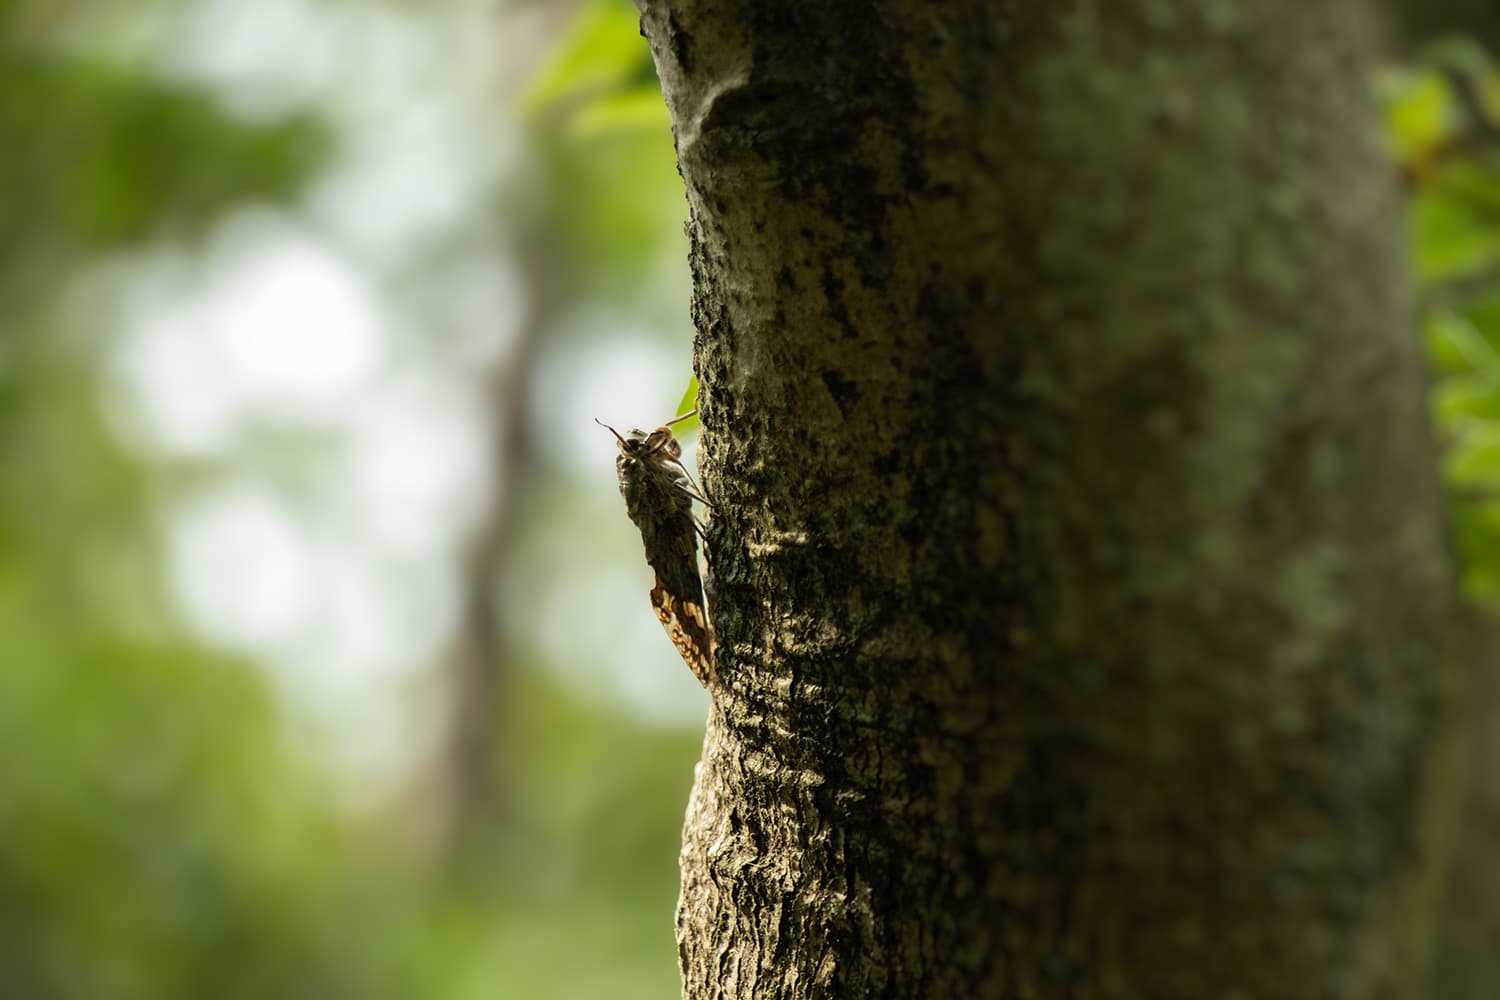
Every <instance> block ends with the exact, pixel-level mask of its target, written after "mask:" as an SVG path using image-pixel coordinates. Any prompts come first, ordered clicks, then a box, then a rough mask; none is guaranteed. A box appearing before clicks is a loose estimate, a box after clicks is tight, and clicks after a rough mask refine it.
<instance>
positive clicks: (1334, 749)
mask: <svg viewBox="0 0 1500 1000" xmlns="http://www.w3.org/2000/svg"><path fill="white" fill-rule="evenodd" d="M640 3H641V6H642V11H643V27H644V32H645V34H646V36H647V38H648V40H649V41H650V43H651V48H652V51H653V54H654V56H655V59H656V64H657V67H658V70H659V72H660V75H661V78H662V81H663V87H664V90H665V94H666V99H667V103H668V105H669V107H670V109H671V112H672V118H673V122H674V128H675V134H676V138H677V147H678V155H679V163H680V167H681V171H682V175H683V178H684V180H685V182H686V187H687V195H688V205H689V212H690V221H689V224H688V230H689V234H690V236H691V241H692V268H693V276H694V281H695V294H694V303H693V310H694V320H695V322H696V325H697V328H698V341H697V358H696V360H697V367H698V372H699V375H700V378H701V382H702V386H703V393H702V397H701V399H700V408H701V412H702V416H703V427H704V433H703V440H702V447H703V454H704V458H703V468H702V471H703V474H704V483H705V487H706V488H707V490H708V492H709V494H710V496H711V498H712V499H713V500H714V502H715V504H716V506H715V507H714V511H713V515H714V516H713V521H712V525H711V528H710V538H709V543H708V549H709V552H710V554H711V557H712V569H713V573H714V583H713V587H712V592H711V595H710V604H711V606H710V610H711V612H712V614H713V617H714V620H715V626H716V628H717V630H718V637H719V641H720V643H721V649H720V663H719V676H720V678H721V681H722V684H721V687H720V689H719V690H717V691H716V692H715V698H714V708H713V711H712V713H711V718H710V721H709V727H708V733H707V736H706V739H705V743H704V751H703V761H702V763H701V765H700V768H699V771H698V775H697V781H696V785H695V788H694V791H693V797H692V801H691V805H690V807H689V811H688V817H687V823H686V829H685V831H684V845H683V854H682V870H683V890H682V900H681V904H680V908H679V913H678V939H679V946H680V952H681V959H682V965H683V970H684V976H685V989H686V994H687V995H688V996H690V997H695V998H696V997H703V998H706V997H726V998H728V997H733V998H749V997H786V998H800V997H865V996H883V997H884V996H888V997H913V998H917V997H921V998H942V997H964V998H969V997H1018V998H1020V997H1026V998H1032V997H1037V998H1044V997H1119V998H1126V997H1137V998H1150V1000H1175V998H1185V1000H1186V998H1191V1000H1201V998H1205V997H1236V998H1247V1000H1248V998H1259V1000H1299V998H1304V997H1305V998H1313V997H1318V998H1323V997H1350V998H1353V997H1406V996H1414V995H1416V993H1415V990H1416V984H1417V983H1418V981H1419V980H1420V977H1421V974H1422V970H1423V968H1424V966H1425V963H1426V952H1427V945H1428V940H1427V936H1426V933H1425V932H1426V930H1427V929H1428V927H1429V925H1430V920H1429V918H1430V914H1431V912H1432V910H1433V909H1434V898H1435V896H1436V886H1437V880H1438V875H1439V861H1440V858H1441V854H1442V851H1441V840H1442V838H1441V834H1442V832H1443V830H1444V828H1445V824H1444V823H1443V821H1442V818H1443V817H1444V816H1445V815H1446V811H1445V809H1444V806H1443V803H1444V802H1445V801H1446V800H1447V799H1448V798H1451V796H1450V795H1449V794H1448V789H1447V786H1446V784H1445V782H1444V781H1442V780H1440V776H1441V775H1442V774H1444V773H1445V772H1444V771H1443V768H1442V765H1443V763H1444V753H1445V750H1446V748H1448V747H1449V745H1450V744H1452V743H1453V742H1454V741H1453V739H1452V738H1451V736H1450V735H1449V734H1450V733H1451V727H1450V726H1448V725H1447V720H1446V716H1445V706H1446V704H1447V698H1448V696H1449V693H1450V690H1449V685H1448V683H1447V681H1448V675H1447V673H1446V672H1445V670H1444V668H1443V663H1444V652H1443V650H1442V649H1440V648H1439V647H1440V637H1441V636H1442V635H1443V634H1444V629H1445V625H1446V622H1447V620H1448V618H1449V616H1450V613H1451V606H1452V601H1453V592H1452V587H1451V582H1450V568H1449V565H1448V560H1447V557H1446V552H1445V546H1444V540H1443V530H1442V513H1441V501H1440V496H1439V493H1438V489H1437V486H1436V482H1435V473H1434V455H1433V449H1432V445H1431V442H1430V440H1429V434H1428V427H1427V419H1426V413H1425V385H1424V378H1423V373H1422V365H1421V361H1420V359H1419V357H1418V356H1417V351H1416V343H1415V341H1414V338H1413V335H1412V324H1411V320H1410V316H1409V312H1408V308H1407V300H1406V295H1405V293H1404V283H1403V277H1402V256H1403V255H1402V252H1401V238H1400V234H1401V226H1400V219H1399V214H1398V211H1397V209H1396V198H1395V192H1394V178H1393V176H1392V171H1390V170H1389V169H1388V168H1387V167H1386V166H1385V165H1384V159H1383V157H1382V154H1381V151H1380V148H1379V145H1378V143H1377V141H1376V134H1375V133H1376V130H1375V127H1374V120H1373V114H1374V109H1373V108H1372V107H1371V105H1370V101H1369V86H1368V78H1369V70H1370V68H1371V67H1370V58H1371V57H1370V52H1371V49H1372V48H1373V46H1372V45H1371V44H1369V40H1368V39H1367V38H1366V37H1365V35H1364V34H1363V26H1364V25H1365V23H1366V18H1365V15H1366V13H1367V11H1366V10H1365V9H1364V7H1363V5H1361V4H1358V3H1356V2H1353V0H1326V2H1322V3H1308V2H1306V0H1263V2H1261V3H1257V4H1253V5H1252V4H1233V3H1203V2H1199V0H1160V2H1155V3H1151V4H1144V3H1107V2H1104V0H1096V2H1087V0H1079V2H1076V3H1069V4H1039V3H1021V2H1018V0H992V2H978V0H968V2H958V3H952V4H929V3H922V2H918V0H885V2H875V3H858V4H854V3H843V2H826V3H820V4H802V3H791V2H783V0H775V2H761V3H727V2H717V3H716V2H709V0H640Z"/></svg>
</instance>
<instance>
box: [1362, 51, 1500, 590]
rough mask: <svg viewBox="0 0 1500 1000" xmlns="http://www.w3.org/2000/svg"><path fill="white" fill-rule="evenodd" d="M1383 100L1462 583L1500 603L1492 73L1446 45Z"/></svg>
mask: <svg viewBox="0 0 1500 1000" xmlns="http://www.w3.org/2000/svg"><path fill="white" fill-rule="evenodd" d="M1385 91H1386V97H1387V109H1388V114H1387V124H1388V137H1389V141H1390V146H1391V149H1392V150H1393V151H1394V153H1395V156H1396V158H1397V160H1398V162H1399V163H1400V165H1401V166H1402V168H1403V173H1404V176H1405V179H1406V182H1407V184H1408V186H1409V188H1410V190H1411V237H1410V239H1411V255H1412V261H1413V270H1414V272H1415V274H1416V276H1417V281H1418V287H1419V293H1420V301H1421V305H1422V324H1423V329H1424V330H1425V333H1426V342H1427V347H1428V352H1429V355H1430V357H1431V359H1432V362H1433V365H1434V368H1435V371H1436V375H1437V385H1436V388H1435V392H1434V409H1435V413H1436V417H1437V423H1438V427H1439V431H1440V434H1441V435H1442V439H1443V444H1444V447H1445V450H1446V461H1445V464H1444V470H1445V476H1446V479H1447V482H1448V485H1449V488H1450V493H1451V496H1452V501H1453V509H1454V520H1455V524H1456V527H1457V532H1458V537H1459V543H1460V546H1461V550H1462V553H1463V556H1464V564H1465V583H1466V585H1467V588H1468V590H1469V592H1470V594H1472V595H1473V596H1474V597H1475V598H1476V599H1478V600H1481V601H1483V602H1485V603H1488V604H1500V71H1497V69H1496V66H1495V64H1494V62H1493V61H1492V60H1491V59H1490V57H1489V56H1488V55H1487V54H1486V53H1485V52H1483V50H1481V49H1479V48H1478V47H1476V46H1474V45H1473V44H1472V43H1468V42H1464V41H1461V40H1460V41H1454V42H1448V43H1446V44H1443V45H1441V46H1439V47H1437V48H1436V49H1434V50H1433V52H1432V54H1431V56H1430V57H1429V59H1428V60H1427V61H1426V64H1425V65H1423V66H1418V67H1410V68H1407V69H1404V70H1402V71H1399V72H1392V73H1391V74H1390V75H1389V78H1388V79H1387V81H1386V87H1385Z"/></svg>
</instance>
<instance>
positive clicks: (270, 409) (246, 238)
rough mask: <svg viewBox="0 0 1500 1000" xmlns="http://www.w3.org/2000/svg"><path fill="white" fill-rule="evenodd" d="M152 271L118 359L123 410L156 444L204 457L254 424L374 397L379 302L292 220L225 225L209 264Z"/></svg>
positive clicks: (336, 409) (326, 414)
mask: <svg viewBox="0 0 1500 1000" xmlns="http://www.w3.org/2000/svg"><path fill="white" fill-rule="evenodd" d="M160 270H161V271H164V272H166V273H158V274H156V275H152V274H149V273H148V274H144V275H142V278H143V280H144V281H145V282H146V284H147V287H148V289H149V290H148V291H147V292H144V293H142V294H139V295H137V296H135V297H134V301H132V302H131V303H130V305H129V307H128V311H127V316H126V318H125V323H126V334H125V336H124V338H123V340H122V346H121V348H120V349H119V350H120V356H119V359H118V365H119V371H120V375H121V382H122V388H123V390H124V392H125V394H126V396H127V400H126V407H125V409H126V411H127V412H128V413H129V414H131V415H133V417H134V418H135V419H137V420H139V421H141V422H143V423H144V424H145V427H144V428H143V430H144V435H145V437H146V438H147V439H148V440H149V441H150V442H151V445H152V446H153V447H154V448H164V449H166V450H167V451H169V452H175V453H180V454H189V455H195V454H203V453H205V452H212V451H215V450H221V449H224V448H226V447H228V446H229V445H230V444H231V439H232V435H233V432H234V430H235V428H236V427H237V426H238V425H239V424H240V423H241V422H242V421H244V420H246V419H248V418H251V417H254V418H257V419H261V420H269V421H271V422H276V423H284V422H290V423H309V422H310V423H324V422H327V421H329V420H331V419H334V418H337V417H339V416H340V415H341V413H342V412H343V411H344V410H345V409H346V408H347V407H348V406H349V405H350V404H351V402H352V401H354V400H355V399H357V398H359V396H360V395H361V394H362V393H363V392H365V391H367V389H368V385H369V383H370V380H371V378H372V376H373V375H374V373H375V369H376V367H377V365H378V364H379V362H380V358H381V350H382V343H383V341H382V336H381V331H380V321H379V313H378V305H377V303H376V302H375V301H374V299H373V297H372V295H371V294H370V292H369V290H368V288H367V286H366V285H365V283H364V280H363V279H362V277H361V276H360V274H359V272H358V271H357V270H355V269H354V267H353V266H352V265H350V264H349V263H348V262H347V261H345V260H343V259H342V258H341V257H340V256H338V255H337V254H335V253H334V252H333V251H332V250H330V249H329V248H328V247H327V246H326V245H324V244H322V243H321V242H319V241H317V240H316V239H314V238H313V237H312V236H311V235H310V234H308V233H307V232H306V231H304V230H302V229H300V228H299V227H297V226H296V225H295V224H293V223H291V222H290V221H288V220H285V219H282V218H279V217H268V216H265V215H264V214H263V213H254V214H251V215H247V216H241V217H237V218H235V219H232V220H230V221H229V222H228V223H226V224H225V225H224V226H222V227H221V228H220V230H219V232H218V233H217V235H216V237H215V240H214V242H213V244H212V245H211V247H210V248H209V250H208V252H207V254H206V255H205V258H204V260H203V261H202V263H201V266H199V267H197V268H188V267H187V266H185V265H183V264H181V263H180V262H178V264H177V266H175V267H171V266H168V267H165V268H162V269H160Z"/></svg>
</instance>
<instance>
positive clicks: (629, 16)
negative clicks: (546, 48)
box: [521, 0, 661, 116]
mask: <svg viewBox="0 0 1500 1000" xmlns="http://www.w3.org/2000/svg"><path fill="white" fill-rule="evenodd" d="M649 67H650V57H649V53H648V50H647V49H646V45H645V42H643V41H642V40H641V32H640V15H639V14H637V13H636V10H635V8H634V7H633V6H631V5H630V4H628V3H624V2H622V0H595V2H594V3H591V4H589V5H588V6H587V7H585V8H584V9H583V10H582V11H580V12H579V14H578V16H577V18H576V19H575V20H574V22H573V25H572V28H571V30H570V31H569V32H568V33H567V35H566V36H564V38H563V39H562V41H561V42H559V43H558V45H557V48H556V49H555V50H554V51H553V53H552V55H551V58H550V59H548V61H547V63H546V65H545V66H543V67H542V69H541V71H540V72H539V73H537V75H536V76H535V78H533V79H532V81H531V85H530V86H528V87H527V88H526V90H525V92H524V93H523V94H522V95H521V110H522V112H523V113H525V114H526V115H528V116H535V115H538V114H541V113H543V112H545V111H548V110H551V109H554V108H556V107H558V106H560V105H563V104H567V103H570V102H572V101H577V100H579V99H581V98H587V97H590V96H593V95H596V94H599V93H601V92H604V91H618V90H621V89H624V88H625V87H627V86H628V85H629V84H630V83H632V82H633V81H634V80H636V79H637V78H639V77H640V76H641V75H642V73H643V72H646V73H649V72H650V68H649ZM657 101H658V102H660V101H661V94H660V92H659V91H658V92H657Z"/></svg>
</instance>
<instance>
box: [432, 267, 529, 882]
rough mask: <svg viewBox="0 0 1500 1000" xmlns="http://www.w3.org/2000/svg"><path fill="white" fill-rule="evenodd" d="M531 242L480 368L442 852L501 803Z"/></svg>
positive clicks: (524, 471) (524, 475)
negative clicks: (477, 511) (473, 503)
mask: <svg viewBox="0 0 1500 1000" xmlns="http://www.w3.org/2000/svg"><path fill="white" fill-rule="evenodd" d="M539 243H540V240H538V239H536V238H531V239H528V240H525V241H523V244H522V245H521V246H520V247H519V248H518V250H517V258H518V260H519V262H520V268H521V273H522V280H523V294H524V297H525V302H526V305H525V307H524V310H523V312H522V315H521V318H520V321H519V323H518V325H517V330H516V341H515V345H514V347H513V349H512V350H511V351H510V353H509V356H508V357H506V358H504V359H502V360H501V361H499V362H497V364H496V366H495V368H494V370H493V371H491V373H490V375H489V378H488V414H489V447H488V455H489V462H490V467H489V475H488V477H487V480H488V483H489V495H488V497H487V498H486V500H485V504H484V509H483V511H482V513H481V516H480V520H479V523H478V526H477V529H476V531H475V533H474V536H473V538H472V539H471V541H470V543H469V545H468V547H467V550H466V552H465V554H464V560H463V566H462V569H461V574H462V588H463V590H462V596H461V600H462V618H461V620H460V622H459V631H458V639H457V648H456V650H455V653H454V664H453V669H454V674H453V682H452V694H453V706H452V713H453V714H452V723H451V730H450V734H449V755H448V763H447V769H448V781H447V785H448V795H449V800H448V810H449V817H448V819H449V826H448V834H449V837H448V854H449V856H450V857H459V856H462V855H464V854H466V853H467V850H466V849H467V848H469V847H477V846H479V845H480V844H482V842H483V839H484V837H485V836H486V834H488V833H489V832H491V831H493V829H494V828H495V827H496V826H497V825H498V824H499V823H501V822H502V821H503V818H504V815H505V812H506V801H505V799H506V796H505V794H504V775H503V774H501V773H500V772H501V771H502V770H503V768H502V767H501V763H500V748H499V746H498V741H497V740H496V738H495V734H496V733H497V731H498V730H499V729H500V727H499V726H498V725H497V724H496V723H497V720H498V718H499V717H500V715H501V714H502V712H503V708H504V704H505V692H504V688H505V681H506V677H505V668H506V664H507V661H508V659H509V653H510V649H509V647H510V645H511V644H510V642H509V640H508V637H507V636H506V635H505V630H504V625H503V623H502V621H501V617H500V609H501V607H502V606H503V604H504V595H503V593H502V589H503V584H502V571H503V570H504V568H505V566H506V565H507V563H508V561H509V558H510V554H511V552H512V550H513V548H514V542H515V538H516V528H517V524H518V521H519V515H520V509H521V506H522V503H521V499H522V497H524V495H525V493H526V490H527V487H528V484H529V481H530V479H531V476H532V472H533V466H534V464H535V456H534V455H533V454H532V452H531V449H530V448H529V446H528V441H529V440H530V437H531V435H530V433H529V416H528V414H529V412H530V406H529V403H530V388H531V385H532V374H533V369H534V367H535V364H536V358H537V354H538V351H537V348H538V346H539V344H540V342H541V338H542V333H543V331H544V330H545V329H546V327H547V324H548V318H549V316H550V314H551V294H550V292H551V289H550V279H549V277H548V272H547V269H546V267H545V266H544V264H543V263H542V261H541V257H542V251H543V248H542V247H540V246H538V244H539Z"/></svg>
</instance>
